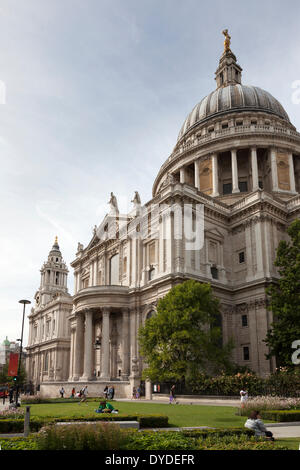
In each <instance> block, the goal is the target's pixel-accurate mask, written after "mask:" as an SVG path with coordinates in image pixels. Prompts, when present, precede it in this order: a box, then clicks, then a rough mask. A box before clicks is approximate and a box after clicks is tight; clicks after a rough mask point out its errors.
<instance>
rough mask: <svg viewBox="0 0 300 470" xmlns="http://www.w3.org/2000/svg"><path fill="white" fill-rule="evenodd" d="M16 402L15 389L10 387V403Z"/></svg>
mask: <svg viewBox="0 0 300 470" xmlns="http://www.w3.org/2000/svg"><path fill="white" fill-rule="evenodd" d="M13 401H14V389H13V387H10V389H9V403H13Z"/></svg>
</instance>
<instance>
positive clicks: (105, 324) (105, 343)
mask: <svg viewBox="0 0 300 470" xmlns="http://www.w3.org/2000/svg"><path fill="white" fill-rule="evenodd" d="M109 315H110V311H109V309H108V308H103V309H102V337H101V374H100V377H101V379H103V380H109V378H110V371H109Z"/></svg>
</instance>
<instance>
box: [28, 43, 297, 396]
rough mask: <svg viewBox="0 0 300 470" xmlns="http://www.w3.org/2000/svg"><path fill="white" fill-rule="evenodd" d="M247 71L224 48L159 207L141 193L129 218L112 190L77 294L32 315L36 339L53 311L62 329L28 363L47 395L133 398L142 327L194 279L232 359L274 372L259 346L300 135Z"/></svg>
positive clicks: (77, 272)
mask: <svg viewBox="0 0 300 470" xmlns="http://www.w3.org/2000/svg"><path fill="white" fill-rule="evenodd" d="M241 72H242V69H241V67H240V66H239V65H238V64H237V62H236V58H235V56H234V54H233V53H232V52H231V50H230V49H229V50H228V49H226V51H224V54H223V55H222V57H221V60H220V64H219V67H218V70H217V72H216V81H217V90H216V91H215V92H213V93H211V94H210V95H209V96H208V97H206V98H204V100H202V101H201V102H200V103H199V105H197V106H196V107H195V108H194V110H193V111H192V112H191V113H190V115H189V116H188V117H187V119H186V120H185V123H184V125H183V127H182V129H181V131H180V134H179V137H178V141H177V143H176V145H175V148H174V150H173V152H172V154H171V155H170V157H169V158H168V159H167V161H166V162H165V163H164V164H163V165H162V167H161V169H160V171H159V173H158V175H157V177H156V179H155V181H154V185H153V198H152V200H151V201H149V202H147V203H146V204H145V205H144V206H142V205H141V202H140V198H139V195H138V193H136V194H135V197H134V199H133V210H132V212H130V213H129V214H120V213H119V210H118V206H117V201H116V198H115V196H114V195H113V194H112V195H111V200H110V212H109V214H107V215H106V217H105V218H104V220H103V222H102V223H101V224H100V225H99V227H95V229H94V233H93V237H92V239H91V241H90V243H89V244H88V246H86V247H85V248H84V247H83V245H81V244H78V250H77V254H76V259H75V260H74V261H73V262H72V267H73V269H74V279H75V283H74V285H75V292H74V296H73V298H71V297H70V296H69V295H68V294H67V293H66V291H64V292H62V293H61V294H60V295H59V296H58V297H57V298H54V299H52V300H51V299H49V298H48V301H49V303H47V301H45V305H42V306H38V307H36V308H35V309H34V310H33V312H32V314H31V316H30V323H31V335H32V334H33V333H32V331H33V328H34V327H35V325H37V327H38V328H41V324H42V322H45V321H47V315H48V317H49V315H50V316H51V315H53V313H51V312H55V311H57V315H58V317H59V318H61V322H62V324H63V325H64V330H63V331H64V332H65V333H60V332H59V331H58V330H57V335H55V336H54V337H53V338H52V339H51V340H50V339H49V342H48V343H47V341H42V336H41V335H40V336H39V339H37V340H36V342H34V341H35V340H33V339H32V336H31V340H30V341H29V347H28V351H29V353H30V358H31V360H29V366H28V367H29V370H30V371H31V373H32V377H39V380H40V383H43V386H42V388H43V390H44V393H48V394H51V393H54V390H56V392H55V393H56V394H57V386H58V383H59V381H64V380H67V381H68V384H69V385H70V386H71V385H72V384H78V386H79V385H80V384H82V383H83V382H84V383H89V384H90V385H91V390H94V389H95V390H96V389H97V390H98V391H99V389H101V387H102V384H104V383H112V382H113V383H115V384H117V387H118V386H119V388H118V393H119V396H121V395H123V396H130V394H131V389H132V386H133V385H137V384H139V383H140V380H141V373H142V368H143V362H142V359H141V357H140V354H139V344H138V340H137V336H138V330H139V328H140V326H141V325H143V324H144V323H145V321H146V319H147V318H148V317H149V316H151V315H153V314H154V313H155V308H156V304H157V301H158V299H159V298H162V297H163V296H164V295H165V294H166V293H167V292H168V291H169V290H170V289H171V288H172V287H173V286H174V285H176V284H177V283H181V282H183V281H184V280H187V279H195V280H198V281H200V282H210V283H211V285H212V287H213V290H214V293H215V295H216V296H217V297H218V298H219V299H220V302H221V313H222V330H223V338H224V341H227V340H228V339H229V338H233V339H234V341H235V350H234V360H235V361H236V362H237V363H238V364H240V365H247V366H249V367H250V368H251V369H253V370H255V371H256V372H257V373H259V374H260V375H262V376H264V375H267V374H269V373H270V372H272V371H273V370H274V367H275V364H274V361H269V360H267V359H266V357H265V354H266V353H267V349H266V345H265V343H264V342H263V340H264V339H265V336H266V332H267V330H268V328H269V327H270V324H271V322H272V318H271V314H270V312H268V310H267V308H266V294H265V289H266V287H267V286H268V285H269V284H270V283H271V282H272V281H273V280H275V279H276V277H277V276H278V274H277V272H276V269H275V267H274V259H275V251H276V248H277V246H278V243H279V241H280V240H283V239H287V231H286V229H287V227H288V226H289V224H290V223H291V222H292V221H293V220H295V219H296V218H298V217H299V212H300V194H299V192H300V178H299V175H300V134H299V133H298V132H297V131H296V129H295V128H294V126H293V125H292V124H291V123H290V121H289V118H288V116H287V114H286V112H285V111H284V109H283V108H282V106H281V105H280V103H278V101H277V100H275V98H273V97H272V96H271V95H270V94H269V93H267V92H264V91H263V90H261V89H259V88H255V87H246V86H243V85H242V84H241ZM187 207H188V208H189V210H190V212H189V213H188V216H186V212H185V210H186V208H187ZM190 228H191V229H192V232H193V233H194V241H193V242H191V238H190V233H191V232H190V231H189V232H188V230H190ZM187 234H188V235H187ZM195 239H197V240H198V241H197V242H196V243H195ZM62 272H65V273H66V271H62ZM43 273H44V271H42V276H43V275H44V274H43ZM43 279H44V278H43ZM42 285H43V283H42ZM42 295H44V296H45V295H46V293H45V292H44V294H42ZM63 312H64V313H63ZM39 322H40V323H39ZM60 341H61V342H60ZM47 350H49V352H50V350H51V351H52V352H51V354H52V356H51V358H52V359H51V360H52V363H51V364H52V365H53V374H52V375H50V374H49V373H48V375H47V374H46V375H45V376H44V375H43V373H42V372H41V371H42V370H43V367H42V368H40V369H39V372H38V373H37V370H35V371H34V372H32V369H33V366H32V361H33V358H34V357H39V358H40V359H35V361H40V362H41V361H45V359H42V358H44V357H45V354H46V352H47ZM55 351H56V352H55ZM64 354H65V356H64ZM66 358H67V359H66ZM59 367H60V368H61V373H60V374H59V373H57V372H56V371H57V369H59ZM44 369H45V367H44ZM49 371H50V369H49ZM51 380H52V384H50V382H51ZM47 381H48V384H47V383H46V382H47ZM97 387H98V388H97ZM147 390H150V387H149V386H147ZM93 393H94V392H93ZM95 393H96V392H95Z"/></svg>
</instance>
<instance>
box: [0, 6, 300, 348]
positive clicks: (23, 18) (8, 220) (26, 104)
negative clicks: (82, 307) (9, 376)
mask: <svg viewBox="0 0 300 470" xmlns="http://www.w3.org/2000/svg"><path fill="white" fill-rule="evenodd" d="M299 17H300V2H299V1H298V0H286V1H285V2H284V1H282V0H281V1H278V0H271V1H269V0H260V1H257V0H252V1H251V3H250V2H244V1H243V2H242V1H240V0H227V1H226V2H224V1H223V0H211V1H209V2H208V1H205V2H204V1H200V0H184V1H182V0H1V2H0V100H1V104H0V164H1V166H0V224H1V229H0V269H1V270H0V273H1V275H0V342H1V343H2V341H3V340H4V339H5V337H6V336H8V338H9V339H10V340H11V341H15V340H16V339H17V338H19V337H20V335H21V327H22V308H23V306H22V305H21V304H19V303H18V301H19V300H20V299H23V298H25V299H29V300H31V302H33V297H34V295H35V292H36V290H37V289H38V287H39V284H40V268H41V266H42V264H43V262H44V261H45V260H46V259H47V257H48V253H49V251H50V249H51V247H52V245H53V243H54V239H55V236H58V241H59V245H60V248H61V251H62V254H63V257H64V259H65V261H66V262H67V264H68V265H70V263H71V262H72V260H74V258H75V252H76V248H77V244H78V242H81V243H83V244H84V246H86V245H87V244H88V243H89V241H90V239H91V237H92V229H93V227H94V226H95V225H98V224H99V223H100V222H101V220H102V218H103V217H104V216H105V214H106V213H107V212H108V211H109V206H108V204H107V203H108V201H109V199H110V192H111V191H113V192H114V194H115V195H116V197H117V199H118V205H119V208H120V211H121V212H127V211H128V210H130V209H131V203H130V201H131V200H132V198H133V195H134V191H138V192H139V194H140V196H141V199H142V203H145V202H147V201H148V200H150V199H151V194H152V184H153V182H154V179H155V177H156V175H157V173H158V171H159V168H160V166H161V165H162V164H163V163H164V161H165V160H166V159H167V158H168V157H169V155H170V154H171V152H172V150H173V148H174V146H175V143H176V140H177V136H178V133H179V130H180V128H181V126H182V124H183V122H184V120H185V118H186V116H187V115H188V114H189V112H190V111H191V110H192V108H193V107H194V106H195V105H196V104H197V103H198V102H199V101H200V100H201V99H202V98H203V97H204V96H206V95H207V94H208V93H210V92H211V91H213V90H214V89H215V87H216V85H215V80H214V76H215V75H214V73H215V71H216V69H217V66H218V62H219V59H220V57H221V54H222V52H223V41H224V37H223V35H222V30H223V29H224V28H228V29H229V33H230V35H231V38H232V42H231V49H232V51H233V52H234V53H235V55H236V56H237V59H238V62H239V64H240V65H241V67H242V68H243V76H242V83H244V84H249V85H254V86H259V87H261V88H263V89H265V90H267V91H269V92H270V93H271V94H272V95H273V96H275V98H277V99H278V100H279V101H280V102H281V104H282V105H283V106H284V108H285V109H286V111H287V113H288V114H289V116H290V119H291V121H292V122H293V124H294V125H295V126H296V127H297V129H298V130H299V129H300V112H299V111H300V104H297V103H295V100H293V99H292V96H293V93H294V92H295V90H294V89H293V88H292V86H293V84H294V83H295V82H296V81H297V80H300V54H299V50H300V39H299V38H300V36H299ZM69 269H70V273H69V291H70V293H71V294H73V276H72V268H71V267H69ZM29 307H31V306H29ZM29 313H30V308H27V312H26V319H25V330H24V343H23V344H24V345H25V346H26V344H27V339H28V319H27V314H29Z"/></svg>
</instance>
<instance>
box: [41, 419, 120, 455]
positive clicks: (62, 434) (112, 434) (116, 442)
mask: <svg viewBox="0 0 300 470" xmlns="http://www.w3.org/2000/svg"><path fill="white" fill-rule="evenodd" d="M127 433H128V431H127V432H126V431H123V430H120V428H119V426H117V425H114V424H107V423H106V424H105V423H95V424H84V425H83V424H82V425H78V424H77V425H72V424H71V425H62V426H53V425H52V426H47V427H46V428H43V430H42V431H41V432H40V433H39V435H38V437H37V446H38V449H40V450H115V449H119V448H120V447H121V445H122V443H123V441H125V440H126V436H127Z"/></svg>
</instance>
